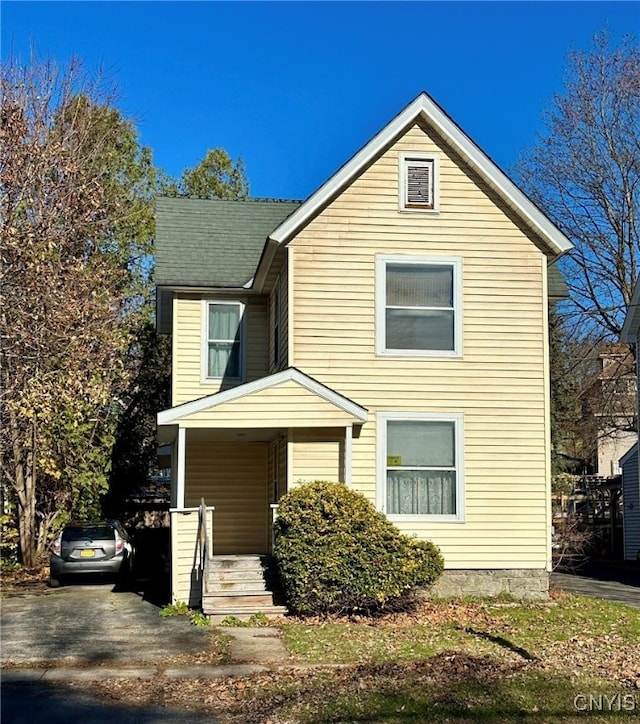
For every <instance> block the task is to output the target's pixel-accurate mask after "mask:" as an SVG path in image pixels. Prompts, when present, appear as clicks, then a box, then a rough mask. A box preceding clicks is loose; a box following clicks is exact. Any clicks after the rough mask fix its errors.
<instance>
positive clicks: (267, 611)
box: [205, 606, 287, 625]
mask: <svg viewBox="0 0 640 724" xmlns="http://www.w3.org/2000/svg"><path fill="white" fill-rule="evenodd" d="M205 613H206V614H207V616H208V617H209V618H210V620H211V623H212V624H214V625H216V624H220V623H222V621H223V620H224V618H225V617H226V616H235V617H236V618H239V619H240V620H241V621H248V620H249V619H250V618H251V616H253V615H254V614H256V613H264V615H265V616H269V617H275V616H284V615H286V613H287V608H286V606H262V607H261V608H259V609H255V607H252V606H250V607H247V606H219V607H216V608H215V610H214V611H213V612H212V611H210V610H205Z"/></svg>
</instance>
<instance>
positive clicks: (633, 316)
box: [620, 277, 640, 344]
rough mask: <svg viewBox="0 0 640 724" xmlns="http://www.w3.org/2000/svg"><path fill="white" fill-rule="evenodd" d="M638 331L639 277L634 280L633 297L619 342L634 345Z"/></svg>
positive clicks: (639, 325) (639, 327)
mask: <svg viewBox="0 0 640 724" xmlns="http://www.w3.org/2000/svg"><path fill="white" fill-rule="evenodd" d="M639 329H640V277H639V278H638V279H636V285H635V287H634V288H633V295H632V296H631V301H630V302H629V308H628V309H627V316H626V318H625V320H624V325H623V327H622V331H621V332H620V341H621V342H626V343H627V344H635V342H636V337H637V335H638V330H639Z"/></svg>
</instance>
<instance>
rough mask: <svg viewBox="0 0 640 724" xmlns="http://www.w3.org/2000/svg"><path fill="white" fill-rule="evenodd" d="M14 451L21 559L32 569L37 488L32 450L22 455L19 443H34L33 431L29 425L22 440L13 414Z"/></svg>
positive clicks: (11, 415)
mask: <svg viewBox="0 0 640 724" xmlns="http://www.w3.org/2000/svg"><path fill="white" fill-rule="evenodd" d="M9 419H10V424H11V434H12V442H13V445H12V451H13V470H14V476H13V487H14V490H15V491H16V498H17V503H18V541H19V544H20V557H21V559H22V563H23V565H24V566H25V567H26V568H35V566H36V562H37V555H36V495H35V491H36V486H35V479H34V473H35V464H34V459H33V458H34V455H33V450H31V451H29V452H25V450H24V448H23V446H22V444H21V442H20V440H21V439H29V437H30V438H31V440H32V444H33V442H35V439H34V438H35V427H34V425H32V424H31V425H29V427H30V428H31V429H30V433H31V434H30V435H29V436H27V435H25V436H24V437H21V435H20V430H19V428H18V422H17V419H16V415H15V413H14V412H13V411H12V412H11V413H10V418H9Z"/></svg>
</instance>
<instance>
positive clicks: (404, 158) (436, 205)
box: [398, 151, 440, 214]
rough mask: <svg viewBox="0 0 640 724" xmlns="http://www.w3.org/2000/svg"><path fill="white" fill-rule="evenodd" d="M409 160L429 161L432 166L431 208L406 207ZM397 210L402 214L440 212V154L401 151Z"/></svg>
mask: <svg viewBox="0 0 640 724" xmlns="http://www.w3.org/2000/svg"><path fill="white" fill-rule="evenodd" d="M409 160H412V161H413V160H415V161H431V162H432V164H433V208H432V209H430V208H428V207H426V206H425V207H423V208H420V207H415V206H407V166H408V161H409ZM398 210H399V211H401V212H402V213H404V214H411V213H418V214H437V213H439V212H440V154H438V153H424V152H422V151H414V152H412V151H403V152H401V153H400V156H399V158H398Z"/></svg>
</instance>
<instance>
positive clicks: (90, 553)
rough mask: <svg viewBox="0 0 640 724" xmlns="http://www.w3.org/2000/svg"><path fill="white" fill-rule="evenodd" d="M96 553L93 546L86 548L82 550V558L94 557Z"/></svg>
mask: <svg viewBox="0 0 640 724" xmlns="http://www.w3.org/2000/svg"><path fill="white" fill-rule="evenodd" d="M95 554H96V552H95V551H94V550H93V548H86V549H85V550H83V551H80V558H93V557H94V556H95Z"/></svg>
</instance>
